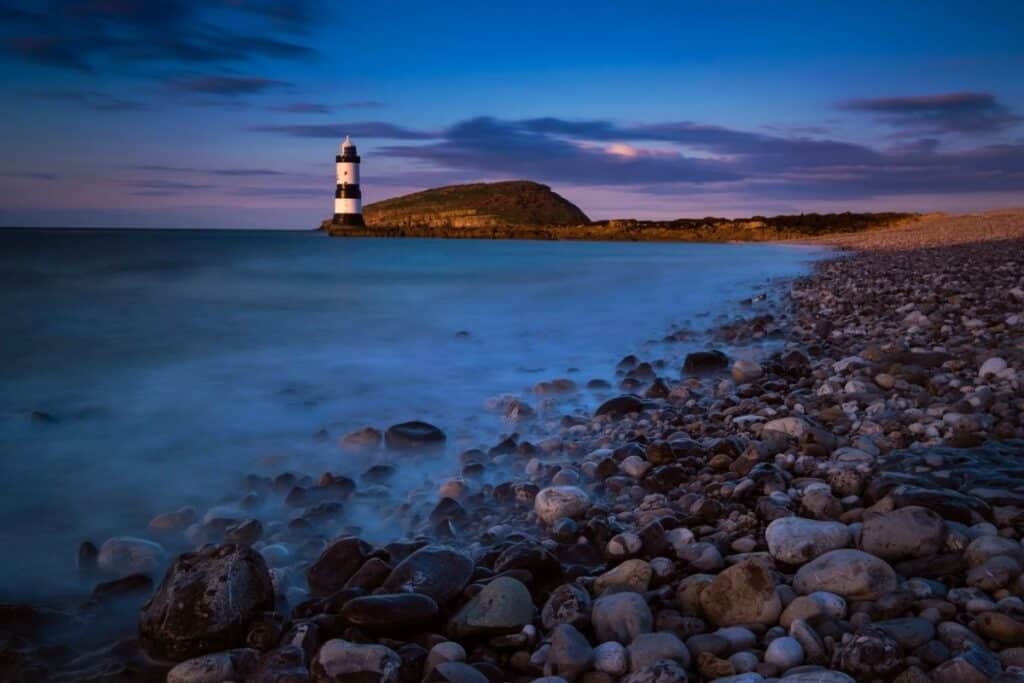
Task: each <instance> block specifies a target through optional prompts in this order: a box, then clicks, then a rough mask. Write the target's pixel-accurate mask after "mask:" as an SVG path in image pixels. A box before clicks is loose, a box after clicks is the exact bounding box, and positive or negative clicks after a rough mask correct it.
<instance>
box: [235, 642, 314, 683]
mask: <svg viewBox="0 0 1024 683" xmlns="http://www.w3.org/2000/svg"><path fill="white" fill-rule="evenodd" d="M308 680H309V671H308V670H307V668H306V657H305V655H304V654H303V651H302V649H301V648H299V647H296V646H294V645H283V646H281V647H279V648H277V649H276V650H271V651H270V652H267V653H266V654H264V655H263V656H262V657H261V658H260V660H259V662H258V663H257V664H256V669H255V670H254V671H253V672H252V673H251V674H249V676H248V678H246V679H245V681H246V683H305V681H308Z"/></svg>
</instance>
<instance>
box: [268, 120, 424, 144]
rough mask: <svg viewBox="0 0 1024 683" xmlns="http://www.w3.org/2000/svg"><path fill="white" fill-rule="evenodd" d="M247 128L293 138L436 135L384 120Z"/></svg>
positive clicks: (393, 137) (386, 137) (420, 138)
mask: <svg viewBox="0 0 1024 683" xmlns="http://www.w3.org/2000/svg"><path fill="white" fill-rule="evenodd" d="M249 130H250V131H253V132H257V133H281V134H284V135H290V136H291V137H295V138H324V139H336V138H343V137H345V136H346V135H352V136H359V137H364V138H382V139H387V140H434V139H437V137H438V134H437V133H432V132H429V131H419V130H412V129H410V128H405V127H402V126H399V125H396V124H393V123H387V122H384V121H356V122H353V123H325V124H294V125H269V126H251V127H250V128H249Z"/></svg>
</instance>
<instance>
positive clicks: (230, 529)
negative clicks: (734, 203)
mask: <svg viewBox="0 0 1024 683" xmlns="http://www.w3.org/2000/svg"><path fill="white" fill-rule="evenodd" d="M1014 216H1015V217H1014V218H1011V219H1006V220H1004V219H1002V218H999V219H988V218H985V217H977V220H975V221H973V222H971V221H968V222H966V223H963V222H961V223H960V224H957V225H953V226H950V225H948V224H946V223H941V222H937V223H936V222H932V223H927V222H925V223H922V224H916V225H915V226H914V228H913V230H914V231H915V232H913V233H912V234H911V233H909V232H907V231H906V230H901V231H900V230H894V231H893V232H892V235H891V236H890V238H889V239H888V240H886V239H884V238H882V237H879V235H878V234H875V233H865V234H863V235H858V236H857V237H856V239H859V240H866V241H867V242H863V243H859V244H858V243H856V242H849V241H847V242H842V241H840V244H841V246H845V247H851V248H854V249H857V251H855V252H853V253H852V254H848V255H846V256H844V257H842V258H838V259H834V260H830V261H825V262H822V263H819V264H818V265H817V267H816V269H815V272H814V274H813V275H811V276H809V277H806V278H802V279H800V280H798V281H796V282H795V283H793V284H792V287H791V289H790V291H789V296H788V298H787V299H786V300H785V301H783V302H782V304H781V305H777V306H770V305H769V303H770V302H769V301H765V302H761V303H760V304H759V305H760V308H758V309H756V310H752V314H751V315H749V316H747V317H744V318H741V319H737V320H734V321H731V322H728V323H726V324H723V325H721V326H718V327H717V328H716V329H715V330H714V333H713V335H712V339H711V340H710V341H711V343H710V344H709V349H708V350H707V351H703V352H696V353H692V354H690V355H688V356H687V357H686V358H685V360H682V359H680V360H682V362H678V361H676V360H675V359H673V358H671V357H655V356H652V357H650V358H637V357H633V356H629V357H626V358H624V359H622V362H620V363H619V366H618V368H617V376H616V377H615V378H614V383H615V384H617V385H618V386H617V387H615V388H614V389H612V388H611V386H607V387H606V386H605V385H603V384H602V383H601V382H600V381H595V382H593V383H591V384H590V385H588V386H587V387H585V388H584V387H577V386H576V385H575V383H573V382H571V381H569V380H554V381H551V382H545V383H542V385H538V387H537V400H536V401H532V405H530V404H528V403H527V402H525V401H522V400H521V399H519V398H515V397H507V398H505V399H501V400H496V401H495V402H493V405H491V406H490V407H491V408H493V409H495V410H500V411H502V412H503V414H504V415H505V416H506V419H507V420H508V421H509V423H510V425H511V426H512V427H511V428H514V429H516V433H514V434H510V435H507V436H503V437H502V438H501V439H500V440H497V442H496V443H494V444H492V445H490V446H489V447H487V448H471V449H468V450H465V451H464V452H463V453H462V454H461V456H460V462H461V471H459V472H453V473H452V474H453V476H452V478H450V479H447V480H445V481H443V482H439V483H436V484H434V483H429V484H425V485H424V487H423V488H422V490H419V491H414V492H413V493H412V494H411V495H409V497H408V498H407V499H405V500H403V501H401V502H399V503H397V504H396V503H395V502H394V501H392V500H391V498H389V492H388V488H389V484H388V482H389V479H390V477H392V476H393V475H394V472H395V470H396V468H401V467H402V466H403V463H405V462H409V463H412V462H416V461H418V460H421V459H429V458H431V457H435V456H436V453H437V451H438V450H439V449H442V448H445V447H446V438H445V435H444V434H443V433H441V432H440V430H437V429H436V428H435V427H432V426H431V425H427V424H424V423H406V424H403V425H395V426H393V427H392V428H390V429H389V430H386V431H385V432H383V433H382V432H381V431H378V430H376V429H373V428H366V429H363V430H359V431H358V432H354V433H352V434H348V435H345V436H344V437H343V438H342V439H341V446H342V448H343V449H344V450H346V451H348V452H352V453H361V454H364V455H365V454H368V453H387V454H388V457H387V458H382V459H381V462H380V464H378V465H376V466H374V467H371V468H370V469H369V470H367V471H366V472H365V473H364V474H363V476H362V477H360V478H358V479H353V478H349V477H346V476H342V475H339V474H332V473H330V472H328V473H323V474H322V475H321V476H319V477H318V478H313V477H310V476H307V475H302V474H296V473H283V474H280V475H278V476H276V477H267V476H262V475H252V476H250V477H248V478H247V479H246V481H245V482H244V490H243V491H241V492H240V493H239V495H238V496H236V497H235V498H234V499H232V500H230V501H226V502H225V504H223V505H219V506H217V507H214V508H212V509H211V510H208V511H206V512H205V513H204V514H199V513H197V512H196V511H194V510H191V509H183V510H180V511H177V512H172V513H168V514H165V515H161V516H159V517H157V518H156V519H154V520H153V521H152V523H151V524H150V535H151V538H148V539H135V538H115V539H109V540H107V541H106V542H104V543H102V544H100V545H99V547H96V546H92V545H91V544H85V545H83V547H82V549H81V550H80V563H81V566H82V568H83V571H88V572H93V573H94V575H95V576H96V577H97V581H102V582H101V583H99V584H98V585H97V587H96V589H95V590H94V592H93V595H92V597H91V598H90V599H89V601H88V603H87V604H86V605H85V606H80V607H78V608H77V609H76V610H74V611H70V610H54V609H52V608H46V609H44V608H39V607H30V606H24V605H3V606H0V631H3V632H5V633H6V634H7V635H6V636H5V638H4V640H3V641H2V643H3V644H2V645H0V680H26V681H33V680H105V681H113V680H133V681H134V680H165V679H166V680H168V681H193V682H195V681H199V682H205V681H211V682H212V681H227V680H232V681H243V680H244V681H259V682H261V683H262V682H271V681H274V682H279V683H283V682H285V681H288V682H293V681H307V680H311V681H319V682H327V681H346V682H356V681H358V682H359V683H363V682H370V681H374V682H375V681H380V682H381V683H398V682H399V681H401V682H402V683H413V682H419V681H426V682H436V681H447V682H449V683H500V682H502V681H533V680H536V679H544V680H545V683H562V681H565V682H566V683H612V682H613V681H617V680H623V681H627V682H628V683H683V682H685V681H760V680H773V679H778V680H782V681H786V682H788V683H803V682H806V683H810V682H812V681H813V682H816V683H829V682H833V681H834V682H843V681H851V680H865V681H870V680H887V681H899V682H900V683H914V682H917V681H922V682H923V681H935V682H936V683H954V682H957V683H959V682H966V683H973V682H974V681H978V682H979V683H981V682H983V681H990V680H997V681H1015V680H1024V599H1022V597H1024V546H1022V544H1021V539H1022V538H1024V477H1022V476H1021V475H1022V474H1024V464H1022V463H1021V456H1022V455H1024V343H1022V339H1024V275H1022V273H1024V220H1021V219H1020V218H1021V216H1020V215H1019V214H1014ZM993 223H998V224H999V225H1000V226H1001V227H1000V228H999V229H997V230H993V229H992V226H993ZM972 226H974V227H973V228H972ZM972 230H974V231H975V232H974V233H972ZM972 234H973V235H974V239H970V237H971V235H972ZM911 235H912V236H911ZM950 235H955V236H956V238H955V239H953V238H950ZM953 242H957V244H951V243H953ZM766 339H775V340H779V344H778V345H777V347H776V348H775V350H774V351H773V352H772V353H770V354H765V353H764V349H765V348H766V347H765V346H764V345H763V344H762V342H763V341H764V340H766ZM717 348H724V349H728V351H729V354H728V355H726V354H723V353H722V352H721V351H717V350H715V349H717ZM581 390H596V391H602V390H606V391H609V392H612V395H611V396H609V398H608V399H607V400H606V401H604V402H603V403H602V404H601V405H600V407H599V408H598V409H597V410H596V411H595V413H594V414H593V415H586V416H583V415H578V414H568V415H559V414H557V411H556V412H555V413H552V409H557V406H558V403H557V397H558V396H560V395H570V394H572V393H574V392H577V391H581ZM619 391H621V392H622V393H621V394H619V395H614V393H615V392H619ZM549 400H550V401H551V406H550V407H547V408H546V407H545V404H546V403H547V402H548V401H549ZM357 507H358V508H361V509H369V510H371V511H373V513H374V514H377V515H379V516H380V517H382V518H385V519H387V520H388V521H389V522H393V524H394V527H395V534H394V537H395V539H403V540H395V541H394V542H392V543H389V544H386V545H382V546H374V545H372V544H370V543H368V542H366V541H365V540H363V539H361V538H360V533H359V528H358V526H357V525H355V524H354V523H353V522H352V520H351V519H348V518H347V517H346V512H347V511H348V510H351V509H355V508H357ZM272 510H273V511H278V510H283V512H280V513H275V514H276V515H277V516H276V517H271V516H270V512H269V511H272ZM182 551H183V552H182ZM176 552H182V554H179V555H177V556H176V557H174V558H173V559H172V558H171V556H172V555H173V554H174V553H176ZM168 565H169V566H168ZM165 569H166V571H165ZM161 576H162V577H163V578H162V580H161V581H159V585H157V586H155V587H154V579H159V578H160V577H161ZM143 601H145V602H144V604H143V605H142V607H141V609H138V607H137V606H138V605H139V604H140V603H142V602H143ZM118 605H121V606H123V605H128V606H129V608H130V610H131V611H132V613H133V614H135V615H137V628H135V626H134V625H133V626H132V627H131V629H130V632H128V633H118V634H117V635H116V636H115V637H114V638H111V639H110V641H111V642H105V644H102V645H97V646H96V647H94V648H92V649H88V650H87V651H82V649H81V648H75V649H72V648H69V647H66V646H55V645H52V644H49V643H50V641H49V640H48V638H47V636H48V635H52V634H53V633H54V632H56V631H59V630H65V631H72V632H75V633H79V634H81V632H88V631H90V630H93V629H95V628H96V627H97V624H99V623H101V622H102V618H103V616H104V615H108V616H109V615H112V614H117V610H118Z"/></svg>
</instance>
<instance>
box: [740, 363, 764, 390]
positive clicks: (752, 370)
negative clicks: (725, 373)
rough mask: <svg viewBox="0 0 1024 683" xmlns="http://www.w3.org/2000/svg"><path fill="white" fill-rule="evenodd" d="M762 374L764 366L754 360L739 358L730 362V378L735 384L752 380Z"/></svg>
mask: <svg viewBox="0 0 1024 683" xmlns="http://www.w3.org/2000/svg"><path fill="white" fill-rule="evenodd" d="M763 374H764V368H762V367H761V365H760V364H759V363H757V362H756V361H752V360H747V359H745V358H740V359H739V360H737V361H736V362H735V363H733V364H732V379H733V381H734V382H736V383H737V384H745V383H747V382H753V381H754V380H755V379H758V378H759V377H761V375H763Z"/></svg>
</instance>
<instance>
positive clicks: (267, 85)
mask: <svg viewBox="0 0 1024 683" xmlns="http://www.w3.org/2000/svg"><path fill="white" fill-rule="evenodd" d="M167 85H168V87H170V88H171V89H172V90H175V91H178V92H183V93H192V94H198V95H218V96H223V97H237V96H239V95H253V94H258V93H262V92H266V91H267V90H274V89H278V88H286V87H291V83H287V82H285V81H277V80H272V79H269V78H260V77H257V76H189V77H183V78H172V79H170V80H168V81H167Z"/></svg>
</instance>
